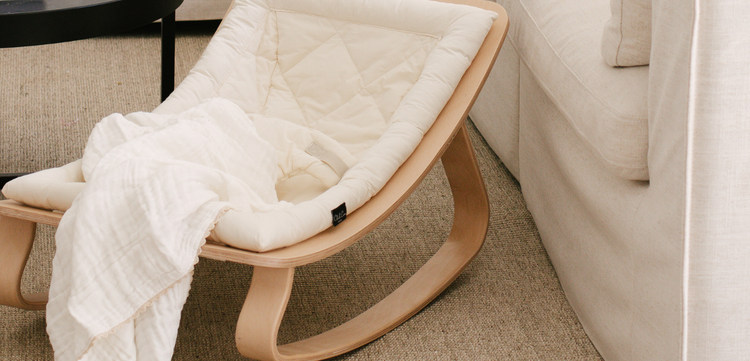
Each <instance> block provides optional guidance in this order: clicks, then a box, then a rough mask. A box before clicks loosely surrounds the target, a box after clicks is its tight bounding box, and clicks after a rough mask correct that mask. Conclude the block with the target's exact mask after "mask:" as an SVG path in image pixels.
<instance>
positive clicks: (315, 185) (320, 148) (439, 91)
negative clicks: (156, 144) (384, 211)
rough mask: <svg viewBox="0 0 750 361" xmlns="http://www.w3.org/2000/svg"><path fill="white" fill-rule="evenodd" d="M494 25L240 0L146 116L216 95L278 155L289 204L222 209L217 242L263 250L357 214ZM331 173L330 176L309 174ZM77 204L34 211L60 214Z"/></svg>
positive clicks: (441, 16)
mask: <svg viewBox="0 0 750 361" xmlns="http://www.w3.org/2000/svg"><path fill="white" fill-rule="evenodd" d="M496 18H497V14H495V13H494V12H490V11H486V10H482V9H479V8H476V7H471V6H463V5H455V4H445V3H441V2H436V1H426V0H407V1H404V0H392V1H383V0H305V1H293V0H236V2H235V5H234V8H233V9H232V11H231V12H230V13H229V14H228V16H227V17H226V18H225V19H224V21H223V23H222V25H221V27H220V28H219V29H218V30H217V33H216V34H215V35H214V38H213V39H212V40H211V42H210V44H209V45H208V47H207V48H206V51H205V53H204V54H203V57H202V58H201V59H200V61H199V62H198V63H197V64H196V66H195V67H194V68H193V69H192V70H191V72H190V74H189V75H188V76H187V77H186V78H185V80H184V81H183V82H182V83H181V84H180V86H179V87H178V88H177V89H175V91H174V92H173V93H172V95H171V96H170V97H169V98H168V99H167V100H166V101H165V102H164V103H163V104H162V105H160V106H159V107H158V108H156V109H155V110H154V112H153V113H156V114H180V113H182V112H184V111H186V110H188V109H191V108H192V107H194V106H196V105H198V104H201V103H203V102H205V101H206V100H209V99H212V98H222V99H227V100H229V101H231V102H233V103H234V104H236V105H238V106H239V108H241V110H242V111H244V112H245V113H246V114H247V115H248V116H249V117H250V118H251V119H253V121H254V123H255V125H256V127H257V128H258V131H259V133H260V134H261V137H263V138H264V139H265V140H266V141H269V142H270V143H271V144H272V145H274V147H275V148H276V149H277V151H278V152H279V156H280V157H279V158H280V159H281V160H283V161H281V162H280V166H279V167H280V169H279V176H278V178H277V183H276V192H277V195H278V197H279V200H284V201H288V202H291V203H293V204H294V207H290V208H285V209H284V210H279V211H271V212H266V213H261V212H258V213H253V212H248V211H240V210H230V211H228V212H227V213H226V214H225V215H224V216H223V217H222V218H221V219H220V221H219V222H218V224H217V225H216V228H215V229H214V234H213V236H214V238H215V239H218V240H221V241H222V242H224V243H227V244H230V245H232V246H236V247H238V248H244V249H250V250H254V251H266V250H270V249H274V248H279V247H284V246H288V245H291V244H294V243H296V242H299V241H301V240H304V239H306V238H308V237H310V236H312V235H314V234H316V233H318V232H320V231H322V230H324V229H326V228H328V227H330V226H331V225H332V223H333V221H334V219H337V217H338V212H339V209H341V206H342V205H344V204H345V207H346V208H345V209H346V211H348V212H351V211H353V210H355V209H357V208H359V207H360V206H361V205H362V204H364V203H365V202H366V201H367V200H368V199H369V198H370V197H372V196H373V195H375V194H376V193H377V192H378V191H379V190H380V189H381V188H382V187H383V186H384V185H385V183H386V182H387V181H388V180H389V179H390V177H391V176H392V175H393V173H394V172H395V171H396V170H397V169H398V167H399V166H400V165H401V164H402V163H403V162H404V161H405V160H406V158H407V157H408V156H409V155H410V154H411V152H412V151H413V150H414V148H415V147H416V146H417V144H419V142H420V141H421V139H422V136H423V135H424V133H425V132H426V131H427V130H428V129H429V128H430V126H431V125H432V123H433V122H434V121H435V119H436V117H437V116H438V114H439V113H440V111H441V110H442V108H443V106H445V104H446V102H447V101H448V99H449V98H450V96H451V95H452V94H453V89H454V88H455V87H456V85H457V84H458V82H459V81H460V79H461V77H462V76H463V73H464V71H465V70H466V69H467V68H468V66H469V64H470V63H471V61H472V59H473V57H474V55H475V54H476V52H477V50H478V49H479V47H480V46H481V44H482V42H483V40H484V37H485V36H486V34H487V32H488V31H489V29H490V27H491V26H492V22H493V21H494V19H496ZM332 155H335V156H332ZM315 158H317V159H315ZM321 162H322V163H321ZM323 163H325V164H323ZM284 164H286V165H288V166H284ZM326 164H327V165H326ZM328 166H330V168H331V169H330V170H328V171H329V173H331V177H322V176H316V177H310V174H311V173H315V174H320V173H321V172H319V171H324V170H327V168H328ZM70 167H72V168H75V167H78V169H80V165H79V164H74V165H71V166H70ZM66 169H67V168H66ZM313 171H315V172H313ZM57 173H61V172H60V171H55V174H57ZM35 176H36V175H32V176H30V177H29V178H26V177H24V178H26V179H32V178H33V177H35ZM21 179H23V178H21ZM316 179H317V180H318V181H316ZM339 179H340V181H339ZM44 181H45V182H46V181H48V180H44ZM60 181H62V182H65V181H67V182H70V181H71V180H67V179H62V178H60ZM28 184H30V183H29V182H25V181H20V179H19V181H18V182H16V181H14V182H11V183H8V185H6V188H5V189H4V190H3V192H5V193H6V195H7V192H11V191H12V192H11V193H18V194H19V196H18V197H16V198H14V199H16V200H19V201H22V202H25V203H29V204H32V205H37V204H34V203H32V202H33V201H34V199H35V197H31V196H30V194H34V193H35V192H37V189H38V187H27V185H28ZM75 187H76V189H78V188H80V184H78V185H76V186H75ZM14 189H17V190H18V192H15V191H14ZM24 195H25V197H24ZM36 198H39V197H36ZM42 198H44V197H42ZM73 198H74V197H73V196H67V197H65V199H64V200H65V201H67V202H47V203H45V204H44V205H38V206H44V207H45V208H50V205H51V203H54V204H56V205H57V206H54V208H58V209H60V208H62V209H67V207H69V202H70V200H72V199H73ZM61 203H64V204H62V206H60V204H61Z"/></svg>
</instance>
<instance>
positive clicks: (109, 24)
mask: <svg viewBox="0 0 750 361" xmlns="http://www.w3.org/2000/svg"><path fill="white" fill-rule="evenodd" d="M182 1H183V0H0V48H10V47H18V46H31V45H41V44H51V43H60V42H65V41H73V40H80V39H86V38H93V37H97V36H102V35H109V34H115V33H119V32H122V31H126V30H130V29H135V28H137V27H140V26H143V25H146V24H150V23H152V22H154V21H156V20H158V19H162V22H161V44H162V47H161V57H162V58H161V99H162V101H163V100H164V99H166V98H167V96H169V94H170V93H171V92H172V90H174V57H175V49H174V42H175V16H174V11H175V10H176V9H177V7H179V6H180V5H181V4H182ZM19 175H21V174H7V173H6V174H3V173H0V188H1V187H2V186H3V185H5V183H7V182H8V181H9V180H11V179H13V178H15V177H17V176H19Z"/></svg>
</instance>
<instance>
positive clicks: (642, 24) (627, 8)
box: [602, 0, 651, 66]
mask: <svg viewBox="0 0 750 361" xmlns="http://www.w3.org/2000/svg"><path fill="white" fill-rule="evenodd" d="M610 9H611V11H612V17H611V18H610V19H609V21H607V24H606V25H605V26H604V34H603V35H602V56H603V57H604V61H605V62H606V63H607V64H608V65H609V66H639V65H648V62H649V57H650V55H651V0H611V2H610Z"/></svg>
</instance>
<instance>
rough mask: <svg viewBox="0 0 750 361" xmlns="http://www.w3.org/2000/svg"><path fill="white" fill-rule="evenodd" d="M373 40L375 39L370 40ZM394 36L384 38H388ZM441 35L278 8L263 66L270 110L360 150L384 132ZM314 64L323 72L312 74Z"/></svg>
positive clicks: (265, 107) (272, 19)
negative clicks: (284, 10) (283, 10)
mask: <svg viewBox="0 0 750 361" xmlns="http://www.w3.org/2000/svg"><path fill="white" fill-rule="evenodd" d="M363 39H366V40H367V41H363ZM384 39H385V40H387V41H383V40H384ZM437 41H438V39H437V38H435V37H432V36H427V35H423V34H413V33H408V32H404V31H398V30H393V29H386V28H381V27H375V26H370V25H363V24H357V23H353V22H345V21H341V20H335V19H329V18H324V17H320V16H313V15H306V14H298V13H292V12H281V11H276V12H274V13H272V14H271V16H270V17H269V21H268V23H267V24H266V32H265V38H264V40H263V41H262V42H261V45H260V48H259V50H258V55H259V56H260V57H263V58H264V59H263V61H259V62H258V71H259V73H260V72H266V74H268V73H269V72H270V76H269V77H268V78H269V79H270V82H269V83H268V85H267V86H266V85H264V86H262V89H261V90H259V92H260V94H264V93H265V94H267V96H266V97H265V99H266V103H265V104H264V105H263V113H264V114H265V115H269V116H274V117H279V118H283V119H286V120H289V121H293V122H295V123H298V124H300V125H304V126H307V127H310V128H314V129H318V130H320V131H322V132H323V133H325V134H327V135H329V136H330V137H331V138H333V139H335V140H336V141H338V142H339V143H341V144H342V145H343V146H344V147H346V148H347V150H348V151H349V152H351V153H352V154H357V153H359V152H362V151H364V150H365V149H367V148H369V147H370V146H371V145H372V144H374V143H375V142H376V141H377V139H378V138H379V137H380V136H381V135H382V134H383V132H384V131H385V129H386V128H387V126H388V124H389V123H390V118H391V115H392V114H393V112H394V111H395V109H396V108H397V107H398V105H399V103H400V102H401V99H402V98H403V97H404V95H406V93H407V92H408V91H409V90H410V89H411V87H412V86H413V85H414V83H416V81H417V80H418V78H419V75H420V73H421V69H422V68H423V67H424V64H425V61H426V59H427V56H428V55H429V53H430V51H431V50H432V48H433V47H434V46H435V44H436V43H437ZM310 69H315V73H316V76H315V77H309V76H307V75H308V74H309V71H310Z"/></svg>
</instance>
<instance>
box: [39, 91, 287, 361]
mask: <svg viewBox="0 0 750 361" xmlns="http://www.w3.org/2000/svg"><path fill="white" fill-rule="evenodd" d="M276 158H277V152H276V150H275V149H274V148H273V147H272V146H271V145H270V144H269V143H268V142H266V141H264V140H263V139H262V138H260V137H259V136H258V133H257V131H256V128H255V126H254V125H253V122H252V121H250V120H249V118H248V116H247V115H246V114H245V113H244V112H243V111H242V110H241V109H240V108H239V107H238V106H236V105H235V104H234V103H232V102H230V101H227V100H222V99H213V100H210V101H208V102H205V103H202V104H200V105H198V106H196V107H194V108H191V109H189V110H187V111H185V112H182V113H180V114H177V115H163V114H162V115H159V114H153V113H134V114H130V115H128V116H127V118H126V117H124V116H122V115H119V114H113V115H111V116H109V117H107V118H105V119H104V120H102V121H101V122H100V123H99V124H98V125H97V126H96V128H95V129H94V131H93V133H92V135H91V137H90V138H89V141H88V144H87V147H86V150H85V152H84V158H83V160H82V161H83V165H82V169H83V173H84V177H85V179H86V184H87V185H86V188H85V189H84V190H83V191H82V192H81V194H80V195H79V196H78V197H77V198H76V200H75V201H74V202H73V205H72V207H71V208H70V209H69V210H68V211H67V212H66V213H65V215H64V216H63V218H62V221H61V222H60V226H59V228H58V231H57V235H56V243H57V252H56V254H55V258H54V261H53V271H52V285H51V287H50V300H49V304H48V305H47V331H48V333H49V336H50V341H51V342H52V346H53V348H54V350H55V359H56V360H61V361H66V360H79V359H80V360H136V359H137V360H169V359H171V356H172V352H173V350H174V344H175V340H176V336H177V329H178V326H179V320H180V312H181V310H182V306H183V304H184V302H185V300H186V298H187V294H188V291H189V288H190V281H191V275H192V270H193V266H194V265H195V263H196V262H197V261H198V258H197V257H198V253H199V252H200V247H201V246H202V245H203V243H204V242H205V238H206V236H207V235H208V234H209V232H210V231H211V229H212V228H213V227H214V225H215V223H216V222H217V220H218V218H219V217H220V216H221V215H222V214H223V212H225V211H226V210H228V209H231V208H234V209H240V210H242V211H245V212H247V211H255V212H267V211H272V210H275V209H280V208H284V207H288V206H290V204H289V203H286V202H279V201H278V200H277V199H276V192H275V190H274V183H275V182H276V177H277V174H276V173H277V172H278V171H277V161H276Z"/></svg>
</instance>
